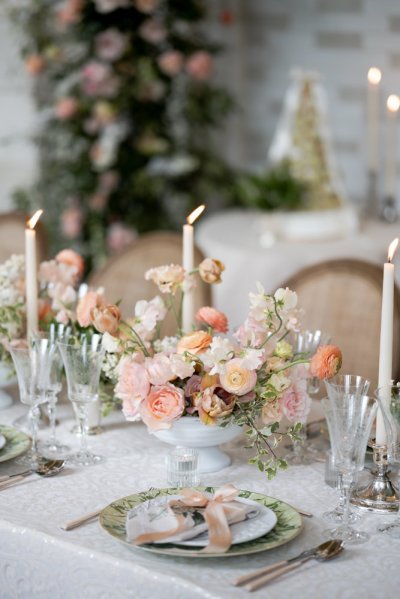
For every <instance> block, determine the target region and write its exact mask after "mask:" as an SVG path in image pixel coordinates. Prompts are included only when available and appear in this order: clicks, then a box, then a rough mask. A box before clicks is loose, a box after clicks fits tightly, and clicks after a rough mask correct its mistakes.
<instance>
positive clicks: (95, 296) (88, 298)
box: [76, 291, 105, 327]
mask: <svg viewBox="0 0 400 599" xmlns="http://www.w3.org/2000/svg"><path fill="white" fill-rule="evenodd" d="M104 304H105V301H104V295H103V293H100V292H99V291H88V292H87V293H86V295H84V296H83V297H82V298H81V299H80V300H79V302H78V305H77V308H76V317H77V319H78V322H79V324H80V326H81V327H88V326H89V325H90V324H92V318H91V313H92V310H93V309H94V308H99V307H102V306H104Z"/></svg>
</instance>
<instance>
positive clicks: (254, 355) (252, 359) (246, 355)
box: [238, 347, 264, 370]
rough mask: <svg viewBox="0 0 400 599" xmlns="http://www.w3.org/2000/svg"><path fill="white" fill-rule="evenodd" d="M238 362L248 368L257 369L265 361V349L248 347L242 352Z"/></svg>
mask: <svg viewBox="0 0 400 599" xmlns="http://www.w3.org/2000/svg"><path fill="white" fill-rule="evenodd" d="M238 360H240V361H239V362H238V364H240V366H241V367H242V368H247V370H257V368H259V367H260V366H261V364H262V363H263V362H264V350H262V349H253V348H251V347H246V348H245V349H244V350H243V351H242V352H241V354H240V358H238Z"/></svg>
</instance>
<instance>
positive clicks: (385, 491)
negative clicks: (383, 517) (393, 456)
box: [350, 444, 400, 514]
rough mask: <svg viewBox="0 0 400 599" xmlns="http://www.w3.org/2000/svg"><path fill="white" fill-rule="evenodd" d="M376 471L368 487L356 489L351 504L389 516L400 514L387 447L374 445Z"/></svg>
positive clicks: (397, 493)
mask: <svg viewBox="0 0 400 599" xmlns="http://www.w3.org/2000/svg"><path fill="white" fill-rule="evenodd" d="M372 449H373V460H374V464H375V470H373V471H372V476H373V478H372V480H371V482H370V483H369V484H368V486H367V487H364V488H361V489H356V490H355V491H354V492H353V494H352V497H351V500H350V501H351V503H352V504H353V505H355V506H357V507H359V508H361V509H365V510H369V511H371V512H376V513H378V514H387V513H390V512H398V511H399V504H400V497H399V491H398V489H397V488H396V487H395V485H394V484H393V483H392V481H391V480H390V478H389V474H390V472H389V461H388V448H387V446H386V445H375V444H373V445H372Z"/></svg>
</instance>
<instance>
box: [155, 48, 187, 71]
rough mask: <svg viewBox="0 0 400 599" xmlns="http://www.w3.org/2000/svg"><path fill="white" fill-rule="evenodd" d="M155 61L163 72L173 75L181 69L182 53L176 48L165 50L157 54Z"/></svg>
mask: <svg viewBox="0 0 400 599" xmlns="http://www.w3.org/2000/svg"><path fill="white" fill-rule="evenodd" d="M157 62H158V66H159V67H160V70H161V71H162V72H163V73H165V74H166V75H169V76H170V77H173V76H174V75H177V74H178V73H180V72H181V70H182V66H183V54H182V53H181V52H178V50H167V51H166V52H164V53H163V54H161V56H159V58H158V60H157Z"/></svg>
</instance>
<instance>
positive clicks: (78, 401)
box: [58, 335, 104, 466]
mask: <svg viewBox="0 0 400 599" xmlns="http://www.w3.org/2000/svg"><path fill="white" fill-rule="evenodd" d="M58 347H59V348H60V352H61V357H62V360H63V363H64V367H65V374H66V376H67V385H68V398H69V399H70V401H71V402H72V403H73V406H74V411H75V414H76V417H77V421H78V427H79V430H80V440H81V447H80V450H79V451H78V453H76V454H75V455H73V456H71V457H70V458H69V461H71V462H72V463H73V464H76V465H77V466H91V465H93V464H97V463H99V462H101V461H103V459H104V458H103V457H102V456H99V455H95V454H93V453H91V452H90V451H88V448H87V433H88V407H89V405H91V403H92V402H95V401H96V400H97V399H98V396H99V383H100V373H101V366H102V363H103V358H104V348H103V346H102V343H101V335H92V337H86V336H82V338H81V339H80V340H79V341H78V342H75V343H74V342H73V341H72V342H71V343H63V342H60V341H59V342H58Z"/></svg>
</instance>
